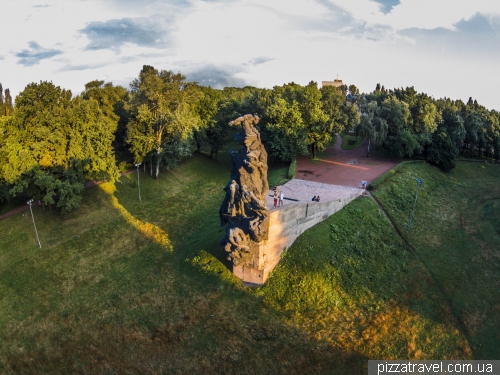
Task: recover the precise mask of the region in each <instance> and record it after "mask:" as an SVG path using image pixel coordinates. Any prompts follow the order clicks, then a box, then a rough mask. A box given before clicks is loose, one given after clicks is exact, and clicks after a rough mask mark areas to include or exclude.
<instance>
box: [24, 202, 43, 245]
mask: <svg viewBox="0 0 500 375" xmlns="http://www.w3.org/2000/svg"><path fill="white" fill-rule="evenodd" d="M26 203H27V204H28V205H29V206H30V212H31V220H33V228H35V234H36V240H37V241H38V247H39V248H42V244H41V243H40V239H39V238H38V232H37V231H36V225H35V218H34V217H33V210H32V209H31V205H32V204H33V199H30V200H29V201H28V202H26Z"/></svg>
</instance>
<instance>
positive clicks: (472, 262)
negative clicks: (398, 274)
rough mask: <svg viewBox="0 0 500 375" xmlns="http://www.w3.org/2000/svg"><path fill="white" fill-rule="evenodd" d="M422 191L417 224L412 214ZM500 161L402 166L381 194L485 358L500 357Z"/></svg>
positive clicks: (476, 353) (476, 351)
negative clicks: (446, 170)
mask: <svg viewBox="0 0 500 375" xmlns="http://www.w3.org/2000/svg"><path fill="white" fill-rule="evenodd" d="M416 177H420V178H422V180H423V181H424V184H423V186H422V188H421V189H420V192H419V199H418V205H417V209H416V213H415V218H414V225H413V227H411V228H410V227H409V224H408V223H409V218H410V215H411V211H412V209H413V204H414V200H415V192H416V186H417V184H416V181H415V178H416ZM499 182H500V167H499V166H495V165H491V164H482V163H459V164H458V165H457V168H456V169H454V170H453V171H452V172H450V173H443V172H440V171H439V170H438V169H436V168H434V167H432V166H429V165H427V164H412V165H408V166H405V167H403V168H401V169H400V170H399V171H398V172H396V173H395V174H394V176H393V177H391V178H390V179H389V180H387V181H386V182H385V183H384V184H382V186H381V187H380V189H379V191H378V192H375V196H376V197H377V199H379V201H380V202H381V203H382V204H383V205H384V207H385V208H386V209H387V212H388V213H389V215H390V216H391V217H392V219H393V220H394V221H395V222H396V223H397V225H398V227H399V228H400V230H401V231H402V233H403V235H404V236H405V238H407V239H408V241H409V243H410V244H411V245H412V246H413V247H414V248H415V249H416V250H417V252H418V254H419V255H420V257H421V258H422V259H423V261H424V263H425V265H426V267H428V269H429V270H430V272H432V273H433V274H434V275H435V277H436V279H437V281H438V282H439V284H440V285H441V286H442V288H443V290H444V293H445V294H446V295H447V297H448V298H449V300H450V301H451V303H452V305H453V308H454V310H455V311H456V313H457V314H458V315H459V317H460V319H461V320H462V321H463V323H464V325H465V329H466V333H467V335H468V338H469V340H470V343H471V346H472V348H473V350H474V357H475V358H478V359H497V358H500V345H499V344H498V343H499V342H500V328H499V327H500V302H499V301H500V278H499V274H500V186H499Z"/></svg>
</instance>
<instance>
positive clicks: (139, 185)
mask: <svg viewBox="0 0 500 375" xmlns="http://www.w3.org/2000/svg"><path fill="white" fill-rule="evenodd" d="M140 165H141V163H139V164H136V165H135V166H136V167H137V187H138V188H139V202H140V201H141V184H140V182H139V167H140Z"/></svg>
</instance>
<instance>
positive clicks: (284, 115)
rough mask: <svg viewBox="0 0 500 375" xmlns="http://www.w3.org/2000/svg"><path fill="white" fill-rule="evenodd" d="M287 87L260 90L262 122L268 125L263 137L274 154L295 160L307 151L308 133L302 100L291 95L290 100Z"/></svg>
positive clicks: (263, 124) (281, 157)
mask: <svg viewBox="0 0 500 375" xmlns="http://www.w3.org/2000/svg"><path fill="white" fill-rule="evenodd" d="M284 91H285V90H284V88H283V87H274V89H273V90H267V91H263V92H261V93H260V95H259V103H260V108H261V112H262V119H261V123H260V125H261V126H264V128H265V129H264V134H263V138H264V140H265V143H266V145H267V148H268V149H269V151H270V154H271V157H273V158H277V159H279V160H282V161H292V160H295V159H296V158H297V156H298V155H300V154H307V143H306V137H307V133H306V128H305V126H304V122H303V121H302V113H301V111H300V107H299V103H298V102H297V101H296V100H294V99H292V98H289V99H291V101H290V100H287V99H286V98H285V95H283V94H284Z"/></svg>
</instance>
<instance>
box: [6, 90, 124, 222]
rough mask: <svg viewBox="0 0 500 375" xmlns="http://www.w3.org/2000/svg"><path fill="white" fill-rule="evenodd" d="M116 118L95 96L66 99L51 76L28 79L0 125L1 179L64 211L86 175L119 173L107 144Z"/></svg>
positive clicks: (14, 190) (111, 177)
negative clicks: (3, 161)
mask: <svg viewBox="0 0 500 375" xmlns="http://www.w3.org/2000/svg"><path fill="white" fill-rule="evenodd" d="M115 129H116V124H115V123H113V122H112V121H110V120H109V118H108V117H107V116H106V115H104V113H103V112H102V110H101V109H100V107H99V104H98V102H97V101H95V100H93V99H92V100H87V101H85V100H83V99H81V98H76V99H71V92H70V91H66V90H63V89H61V88H60V87H56V86H54V84H52V83H51V82H40V83H39V84H36V83H32V84H29V85H28V86H27V87H26V88H25V90H24V91H23V92H21V93H20V94H19V96H18V97H17V100H16V110H15V111H14V113H13V115H12V116H10V118H9V121H7V122H6V124H5V126H4V130H3V132H4V135H5V142H4V143H3V145H2V150H1V151H0V153H1V155H2V157H5V159H6V160H7V163H6V164H4V165H3V166H2V169H1V171H0V175H1V179H2V180H3V181H5V182H6V183H7V184H9V186H10V194H11V195H12V196H16V195H17V194H22V193H24V194H26V195H28V196H29V197H31V198H34V199H40V200H42V201H43V202H44V203H45V204H48V205H52V204H54V203H56V200H55V197H56V196H57V197H58V199H57V207H60V208H61V211H62V212H63V213H66V212H69V211H71V210H72V209H74V208H75V207H78V204H79V202H80V200H81V194H82V191H83V188H84V182H85V179H86V178H92V179H100V180H102V179H107V180H111V181H113V180H114V179H115V178H116V177H117V176H118V171H117V169H116V166H115V164H116V163H115V159H114V153H113V149H112V146H111V141H112V139H113V132H114V130H115Z"/></svg>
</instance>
